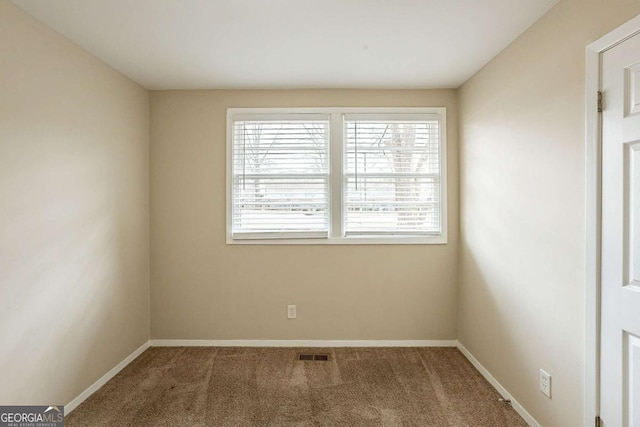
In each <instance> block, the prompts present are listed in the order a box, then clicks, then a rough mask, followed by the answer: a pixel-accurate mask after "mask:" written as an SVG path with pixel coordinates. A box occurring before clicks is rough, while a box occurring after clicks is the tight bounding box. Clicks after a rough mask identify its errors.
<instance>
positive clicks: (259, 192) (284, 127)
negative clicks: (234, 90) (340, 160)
mask: <svg viewBox="0 0 640 427" xmlns="http://www.w3.org/2000/svg"><path fill="white" fill-rule="evenodd" d="M302 116H304V115H293V116H291V117H288V118H265V119H251V120H242V119H235V120H234V121H233V154H232V156H233V174H232V176H233V183H232V204H233V205H232V235H233V238H234V239H243V238H244V239H246V238H250V239H260V238H323V237H324V238H326V237H327V236H328V232H329V120H328V116H327V115H321V116H318V115H315V116H312V115H306V116H304V117H302Z"/></svg>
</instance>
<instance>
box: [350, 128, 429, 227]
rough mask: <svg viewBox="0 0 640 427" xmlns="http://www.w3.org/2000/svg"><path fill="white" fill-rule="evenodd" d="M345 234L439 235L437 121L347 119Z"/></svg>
mask: <svg viewBox="0 0 640 427" xmlns="http://www.w3.org/2000/svg"><path fill="white" fill-rule="evenodd" d="M344 132H345V136H344V139H345V148H344V156H345V158H344V168H345V170H344V175H343V181H344V190H343V192H344V196H343V197H344V208H343V210H344V235H345V236H358V235H360V236H363V235H366V236H376V235H378V236H385V235H387V236H414V235H417V236H420V235H423V236H425V235H426V236H428V235H438V234H440V232H441V219H440V218H441V215H440V209H441V195H440V188H441V186H440V176H441V171H440V164H441V163H440V155H441V153H440V128H439V121H438V120H437V119H425V118H422V119H421V118H420V117H412V116H409V115H405V116H404V117H400V116H396V117H394V115H386V116H375V115H369V116H367V115H346V116H345V127H344Z"/></svg>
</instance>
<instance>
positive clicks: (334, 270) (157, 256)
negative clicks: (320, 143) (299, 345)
mask: <svg viewBox="0 0 640 427" xmlns="http://www.w3.org/2000/svg"><path fill="white" fill-rule="evenodd" d="M267 106H268V107H289V106H298V107H307V106H311V107H313V106H407V107H414V106H446V107H448V109H449V110H448V118H447V119H448V124H449V128H448V133H449V141H448V142H449V147H448V148H449V159H448V160H449V218H448V220H449V241H450V243H449V244H448V245H432V246H424V245H422V246H420V245H417V246H410V245H404V246H403V245H385V246H376V245H372V246H360V245H359V246H344V245H343V246H329V245H310V246H301V245H297V246H296V245H293V246H289V245H286V246H283V245H281V246H276V245H268V246H246V245H242V246H241V245H226V244H225V227H226V224H225V212H226V211H225V151H226V150H225V144H226V142H225V138H226V137H225V133H226V128H225V126H226V109H227V107H267ZM456 110H457V107H456V93H455V91H453V90H438V91H366V90H281V91H250V90H248V91H235V90H226V91H225V90H221V91H159V92H151V140H152V149H151V236H152V238H151V242H152V244H151V269H152V283H153V286H152V291H151V307H152V308H151V319H152V326H151V335H152V338H164V339H455V338H456V292H457V289H456V288H457V287H456V283H457V278H456V275H457V267H456V259H457V240H458V232H457V230H458V218H457V211H458V204H457V200H458V195H457V186H458V185H457V135H456V130H457V117H456V116H457V114H456V113H457V111H456ZM287 304H297V306H298V318H297V319H296V320H287V318H286V305H287Z"/></svg>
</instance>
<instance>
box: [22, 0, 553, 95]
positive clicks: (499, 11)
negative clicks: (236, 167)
mask: <svg viewBox="0 0 640 427" xmlns="http://www.w3.org/2000/svg"><path fill="white" fill-rule="evenodd" d="M13 2H14V3H15V4H17V5H18V6H19V7H21V8H22V9H24V10H25V11H27V12H28V13H30V14H31V15H33V16H35V17H36V18H38V19H40V20H41V21H43V22H45V23H46V24H47V25H49V26H50V27H52V28H54V29H55V30H56V31H58V32H59V33H61V34H63V35H64V36H66V37H67V38H69V39H71V40H72V41H74V42H75V43H77V44H78V45H80V46H82V47H83V48H84V49H86V50H87V51H89V52H91V53H92V54H93V55H95V56H97V57H98V58H101V59H102V60H103V61H105V62H106V63H108V64H110V65H111V66H113V67H115V68H116V69H118V70H120V71H121V72H122V73H124V74H125V75H127V76H129V77H130V78H132V79H133V80H135V81H137V82H139V83H140V84H142V85H143V86H145V87H146V88H148V89H195V88H435V87H443V88H451V87H458V86H460V85H461V84H462V83H463V82H464V81H465V80H466V79H468V78H469V77H471V76H472V75H473V74H474V73H475V72H476V71H477V70H479V69H480V68H481V67H482V66H483V65H484V64H486V63H487V62H488V61H489V60H490V59H491V58H493V57H494V56H495V55H496V54H498V53H499V52H500V51H501V50H502V49H504V48H505V47H506V46H507V45H508V44H509V43H510V42H511V41H513V40H514V39H515V38H516V37H517V36H518V35H519V34H521V33H522V32H523V31H524V30H526V29H527V28H528V27H529V26H531V24H533V23H534V22H535V21H536V20H537V19H538V18H540V17H541V16H542V15H543V14H544V13H545V12H546V11H547V10H549V9H550V8H551V7H552V6H554V5H555V4H556V3H557V2H558V0H323V1H319V0H56V1H53V0H13Z"/></svg>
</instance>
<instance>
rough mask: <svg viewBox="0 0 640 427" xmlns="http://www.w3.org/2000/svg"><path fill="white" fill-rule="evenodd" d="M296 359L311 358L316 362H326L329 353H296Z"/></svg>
mask: <svg viewBox="0 0 640 427" xmlns="http://www.w3.org/2000/svg"><path fill="white" fill-rule="evenodd" d="M298 360H313V361H317V362H328V361H329V353H319V354H310V353H298Z"/></svg>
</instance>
